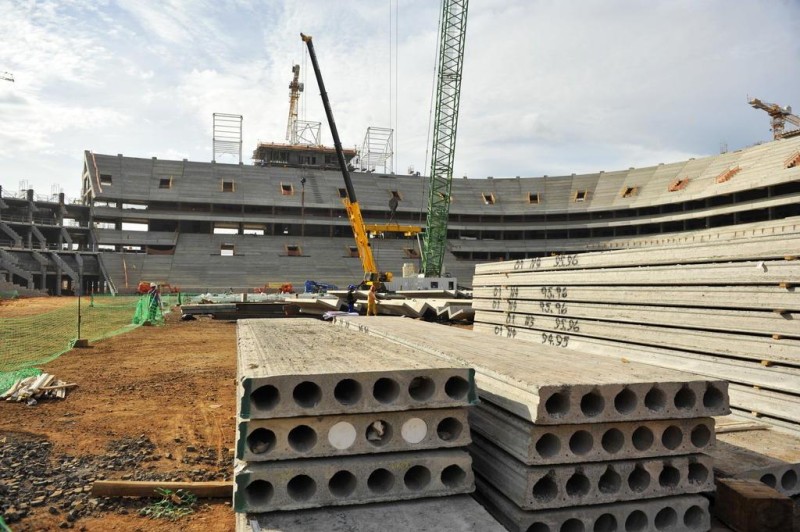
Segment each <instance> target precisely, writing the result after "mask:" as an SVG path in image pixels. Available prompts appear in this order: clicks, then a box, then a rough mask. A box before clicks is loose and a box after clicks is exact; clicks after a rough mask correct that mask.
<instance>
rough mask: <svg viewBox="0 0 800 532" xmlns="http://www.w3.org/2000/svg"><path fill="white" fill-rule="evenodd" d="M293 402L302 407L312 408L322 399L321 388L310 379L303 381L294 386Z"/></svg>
mask: <svg viewBox="0 0 800 532" xmlns="http://www.w3.org/2000/svg"><path fill="white" fill-rule="evenodd" d="M292 397H294V402H295V403H297V404H298V406H302V407H303V408H313V407H315V406H317V405H318V404H319V402H320V401H321V400H322V390H321V389H320V387H319V386H318V385H317V384H316V383H313V382H311V381H303V382H301V383H300V384H298V385H297V386H295V387H294V391H293V392H292Z"/></svg>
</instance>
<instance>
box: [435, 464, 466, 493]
mask: <svg viewBox="0 0 800 532" xmlns="http://www.w3.org/2000/svg"><path fill="white" fill-rule="evenodd" d="M465 478H467V472H466V471H464V470H463V469H462V468H461V466H459V465H456V464H453V465H449V466H447V467H445V468H444V469H443V470H442V475H441V479H442V484H444V485H445V486H447V487H448V488H456V487H458V486H460V485H461V484H463V483H464V479H465Z"/></svg>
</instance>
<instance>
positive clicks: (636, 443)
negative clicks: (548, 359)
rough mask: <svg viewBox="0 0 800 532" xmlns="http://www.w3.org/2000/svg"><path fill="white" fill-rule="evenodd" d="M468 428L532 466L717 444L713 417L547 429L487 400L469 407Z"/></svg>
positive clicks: (648, 454) (647, 455)
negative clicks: (715, 442) (509, 412)
mask: <svg viewBox="0 0 800 532" xmlns="http://www.w3.org/2000/svg"><path fill="white" fill-rule="evenodd" d="M469 424H470V428H471V429H472V431H473V432H477V433H478V434H479V435H480V436H483V437H484V438H486V439H488V440H490V441H492V442H493V443H494V444H495V445H496V446H498V447H500V448H501V449H503V451H505V452H507V453H509V454H510V455H512V456H513V457H514V458H516V459H517V460H519V461H520V462H522V463H524V464H528V465H546V464H571V463H583V462H600V461H608V460H623V459H634V458H637V459H638V458H652V457H666V456H675V455H682V454H692V453H701V452H706V451H707V450H708V449H710V448H713V446H714V441H715V438H714V420H713V419H710V418H700V419H671V420H661V421H652V420H651V421H646V422H645V421H641V422H636V421H626V422H618V423H590V424H583V425H555V426H543V425H535V424H533V423H530V422H528V421H525V420H523V419H521V418H518V417H516V416H513V415H511V414H508V413H507V412H505V411H504V410H503V409H501V408H498V407H496V406H494V405H492V404H491V403H489V402H486V401H484V402H482V403H481V404H479V405H477V406H475V407H473V408H471V409H470V411H469Z"/></svg>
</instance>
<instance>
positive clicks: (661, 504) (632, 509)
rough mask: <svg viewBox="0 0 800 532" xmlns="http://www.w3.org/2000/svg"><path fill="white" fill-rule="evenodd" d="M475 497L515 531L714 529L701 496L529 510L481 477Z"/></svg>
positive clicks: (698, 531) (701, 531) (477, 479)
mask: <svg viewBox="0 0 800 532" xmlns="http://www.w3.org/2000/svg"><path fill="white" fill-rule="evenodd" d="M475 484H476V486H477V491H476V493H475V497H476V498H477V499H478V501H479V502H480V503H481V504H483V505H484V506H485V507H486V509H487V510H489V512H490V513H491V514H492V515H493V516H494V517H495V518H497V520H498V521H500V522H501V523H503V525H505V527H506V528H507V529H508V530H510V531H511V532H579V531H588V530H593V531H595V532H614V531H620V532H622V531H624V532H650V531H653V532H655V531H659V532H660V531H667V530H682V531H685V532H705V531H707V530H709V529H710V528H711V516H710V514H709V511H708V499H706V498H705V497H702V496H699V495H683V496H677V497H664V498H660V499H648V500H641V501H633V502H621V503H614V504H598V505H594V506H582V507H577V508H565V509H561V510H542V511H535V512H531V511H525V510H522V509H520V508H519V507H518V506H516V505H515V504H514V503H513V502H511V501H510V500H509V499H508V498H506V497H505V496H504V495H503V494H501V493H500V492H498V491H497V490H496V489H495V488H494V487H492V486H491V484H489V483H487V482H486V481H485V480H483V479H482V478H481V477H480V476H477V475H476V477H475Z"/></svg>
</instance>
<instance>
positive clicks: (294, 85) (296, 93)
mask: <svg viewBox="0 0 800 532" xmlns="http://www.w3.org/2000/svg"><path fill="white" fill-rule="evenodd" d="M292 73H293V74H294V77H293V78H292V82H291V83H289V91H290V92H289V120H288V121H287V122H286V140H289V141H291V143H292V144H297V138H296V136H295V135H294V134H293V130H294V123H295V122H297V100H299V99H300V93H301V92H303V84H302V83H300V65H294V66H293V67H292Z"/></svg>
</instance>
